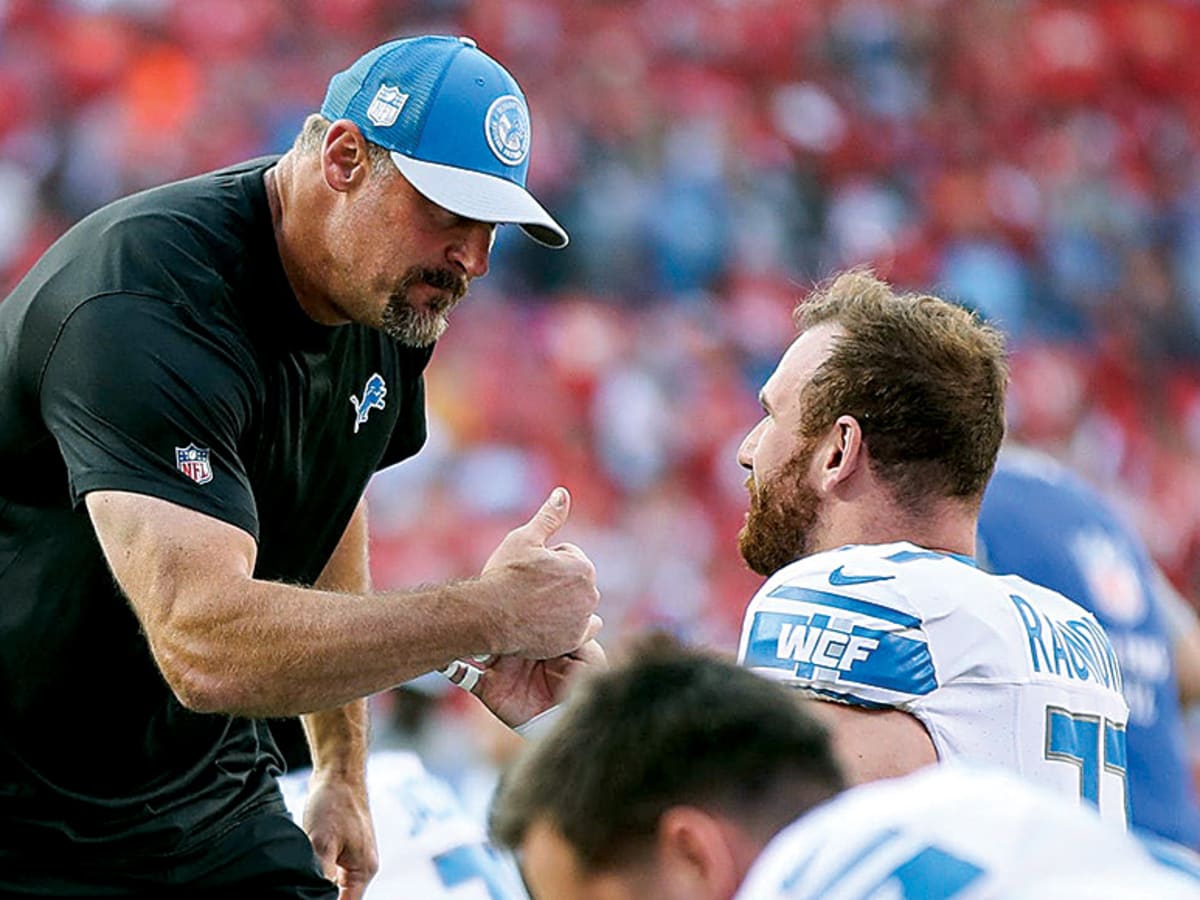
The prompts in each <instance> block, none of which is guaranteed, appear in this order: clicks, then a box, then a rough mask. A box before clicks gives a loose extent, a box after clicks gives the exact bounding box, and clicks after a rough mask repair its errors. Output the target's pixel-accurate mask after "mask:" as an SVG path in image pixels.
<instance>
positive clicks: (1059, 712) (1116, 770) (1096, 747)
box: [1046, 706, 1128, 808]
mask: <svg viewBox="0 0 1200 900" xmlns="http://www.w3.org/2000/svg"><path fill="white" fill-rule="evenodd" d="M1046 759H1056V760H1059V761H1061V762H1068V763H1071V765H1073V766H1077V767H1078V768H1079V795H1080V796H1081V797H1082V798H1083V799H1084V800H1086V801H1087V802H1088V803H1090V804H1092V806H1095V807H1097V808H1099V806H1100V773H1101V768H1100V767H1101V766H1103V767H1104V769H1103V771H1105V772H1112V773H1113V774H1114V775H1118V776H1120V778H1121V783H1122V786H1123V785H1124V783H1125V726H1124V725H1118V724H1117V723H1116V722H1113V721H1110V720H1109V719H1102V718H1100V717H1099V716H1088V715H1082V714H1077V713H1072V712H1067V710H1065V709H1061V708H1059V707H1057V706H1047V707H1046ZM1122 793H1123V794H1125V795H1126V797H1128V794H1127V793H1126V791H1125V790H1124V788H1122Z"/></svg>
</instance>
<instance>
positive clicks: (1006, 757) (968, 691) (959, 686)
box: [738, 543, 1129, 823]
mask: <svg viewBox="0 0 1200 900" xmlns="http://www.w3.org/2000/svg"><path fill="white" fill-rule="evenodd" d="M738 660H739V662H740V663H741V664H742V665H745V666H747V667H749V668H751V669H753V670H754V671H756V672H758V673H759V674H762V675H766V676H768V677H771V678H773V679H776V680H778V681H781V682H783V683H785V684H788V685H791V686H794V687H796V688H798V689H800V690H802V691H803V692H804V693H806V694H808V695H810V696H814V697H817V698H820V699H825V700H834V701H839V702H843V703H849V704H854V705H857V706H862V707H866V708H874V709H878V708H886V707H892V708H896V709H902V710H904V711H906V712H908V713H910V714H912V715H913V716H915V717H916V718H917V719H919V720H920V721H921V722H922V724H924V726H925V728H926V730H927V731H928V732H929V736H930V738H931V739H932V740H933V745H934V748H935V749H936V750H937V754H938V759H940V760H942V761H946V760H965V761H969V762H972V763H978V764H983V765H997V766H1000V767H1002V768H1005V769H1008V770H1010V771H1013V772H1016V773H1018V774H1020V775H1022V776H1024V777H1025V778H1027V779H1029V780H1031V781H1034V782H1037V783H1038V784H1041V785H1044V786H1046V787H1047V788H1049V789H1051V790H1054V791H1057V792H1058V793H1060V794H1066V795H1070V796H1073V797H1076V798H1079V797H1082V798H1083V799H1084V800H1086V801H1087V802H1089V803H1091V804H1093V805H1094V806H1096V807H1098V808H1099V810H1100V813H1101V815H1102V816H1103V817H1104V818H1106V819H1109V820H1112V821H1113V822H1119V823H1125V822H1127V819H1128V812H1127V796H1126V789H1125V765H1126V757H1125V723H1126V720H1127V719H1128V716H1129V707H1128V706H1127V705H1126V703H1125V700H1124V698H1123V697H1122V696H1121V674H1120V670H1119V668H1118V666H1117V657H1116V654H1115V653H1114V652H1113V649H1112V646H1111V644H1110V643H1109V641H1108V637H1107V636H1106V635H1105V634H1104V631H1103V629H1101V627H1100V626H1099V624H1097V622H1096V620H1095V619H1094V618H1093V617H1092V615H1091V614H1090V613H1088V612H1086V611H1085V610H1084V609H1082V608H1081V607H1079V606H1077V605H1076V604H1075V603H1072V602H1071V601H1070V600H1068V599H1066V598H1065V597H1063V596H1062V595H1061V594H1056V593H1054V592H1053V591H1051V590H1048V589H1046V588H1043V587H1039V586H1037V585H1035V584H1031V583H1030V582H1028V581H1025V580H1023V579H1021V578H1018V577H1016V576H1013V575H1003V576H1002V575H992V574H989V573H987V572H984V571H982V570H980V569H978V568H976V567H975V565H974V562H973V561H972V560H970V559H968V558H966V557H959V556H954V555H950V554H945V553H936V552H933V551H930V550H925V549H923V548H921V547H917V546H915V545H913V544H909V543H896V544H871V545H868V544H862V545H852V546H848V547H842V548H840V549H838V550H830V551H827V552H824V553H818V554H814V555H813V556H809V557H806V558H805V559H802V560H799V561H797V562H795V563H792V564H791V565H788V566H785V567H784V568H783V569H781V570H779V571H778V572H776V573H775V574H774V575H772V576H771V577H770V578H769V579H768V580H767V582H766V584H764V585H763V587H762V588H761V589H760V590H759V591H758V593H757V594H755V596H754V599H753V600H752V601H751V602H750V606H749V608H748V609H747V610H746V617H745V619H744V621H743V623H742V636H741V642H740V647H739V650H738Z"/></svg>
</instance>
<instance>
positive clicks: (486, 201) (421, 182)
mask: <svg viewBox="0 0 1200 900" xmlns="http://www.w3.org/2000/svg"><path fill="white" fill-rule="evenodd" d="M391 157H392V161H393V162H394V163H395V164H396V168H398V169H399V170H400V172H401V173H402V174H403V175H404V177H405V178H407V179H408V181H409V183H410V184H411V185H412V186H413V187H415V188H416V189H417V190H418V191H420V192H421V194H422V195H424V196H425V197H427V198H428V199H430V200H432V201H433V202H434V203H436V204H437V205H438V206H441V207H444V208H445V209H448V210H450V212H452V213H457V214H458V215H460V216H466V217H467V218H468V219H477V220H479V221H480V222H512V223H513V224H516V225H520V226H521V227H522V228H523V229H525V233H526V234H528V235H529V236H530V237H531V238H533V239H534V240H535V241H537V242H538V243H539V244H545V245H546V246H547V247H553V248H554V249H556V250H557V249H561V248H562V247H565V246H567V243H568V242H569V241H570V238H569V237H567V232H566V231H565V230H563V227H562V226H561V225H559V224H558V223H557V222H555V221H554V217H553V216H551V215H550V213H548V212H546V210H545V209H543V208H542V205H541V204H540V203H538V202H537V201H536V200H534V199H533V195H532V194H530V193H529V192H528V191H527V190H525V188H523V187H521V186H520V185H519V184H514V183H513V182H511V181H507V180H505V179H503V178H497V177H496V176H495V175H485V174H484V173H482V172H471V171H468V170H466V169H459V168H456V167H455V166H444V165H441V164H440V163H431V162H424V161H423V160H419V159H413V158H412V157H411V156H405V155H404V154H403V153H396V152H395V151H392V153H391Z"/></svg>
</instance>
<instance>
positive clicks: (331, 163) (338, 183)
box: [321, 119, 371, 192]
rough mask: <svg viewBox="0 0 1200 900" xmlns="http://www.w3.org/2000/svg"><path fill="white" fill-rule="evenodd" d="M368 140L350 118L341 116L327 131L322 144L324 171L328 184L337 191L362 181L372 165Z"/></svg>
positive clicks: (322, 169)
mask: <svg viewBox="0 0 1200 900" xmlns="http://www.w3.org/2000/svg"><path fill="white" fill-rule="evenodd" d="M370 164H371V162H370V159H369V158H368V156H367V139H366V138H364V137H363V135H362V132H361V131H359V130H358V126H357V125H355V124H354V123H353V122H351V121H350V120H349V119H338V120H337V121H336V122H334V123H333V124H331V125H330V126H329V130H328V131H326V132H325V142H324V144H323V145H322V147H321V171H322V173H323V174H324V176H325V183H326V184H327V185H329V186H330V187H331V188H333V189H334V190H335V191H339V192H343V191H348V190H350V189H351V188H352V187H355V186H356V185H358V184H360V183H362V181H364V180H365V179H366V177H367V174H368V169H369V167H370Z"/></svg>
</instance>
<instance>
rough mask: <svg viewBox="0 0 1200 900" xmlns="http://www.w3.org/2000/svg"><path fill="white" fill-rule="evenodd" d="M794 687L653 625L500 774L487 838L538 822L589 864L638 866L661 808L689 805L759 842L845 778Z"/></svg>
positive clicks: (519, 836)
mask: <svg viewBox="0 0 1200 900" xmlns="http://www.w3.org/2000/svg"><path fill="white" fill-rule="evenodd" d="M804 702H805V701H803V700H801V699H800V698H799V697H798V696H797V695H795V694H794V693H791V692H790V691H788V690H787V689H786V688H784V687H782V686H780V685H778V684H775V683H773V682H770V681H767V680H766V679H763V678H761V677H760V676H758V675H755V674H753V673H751V672H750V671H748V670H746V669H742V668H739V667H738V666H736V665H734V664H733V663H732V662H730V661H728V660H725V659H722V658H719V657H717V656H715V655H712V654H709V653H706V652H702V651H697V650H687V649H684V648H682V647H681V646H680V645H679V644H677V643H676V642H675V641H674V640H672V639H669V638H664V637H662V636H658V637H654V638H651V639H648V640H647V641H644V642H643V643H642V644H641V645H640V646H639V648H638V649H637V650H636V651H635V652H634V654H633V656H632V658H631V659H630V660H629V661H628V662H627V663H626V664H624V665H622V666H619V667H616V668H614V669H612V670H611V671H609V672H606V673H603V674H600V675H598V676H595V677H593V678H591V679H589V680H587V681H586V682H584V683H583V684H582V685H581V686H580V688H579V689H578V690H577V691H576V693H575V694H574V696H573V697H572V698H571V700H570V701H569V703H568V706H567V709H566V712H565V713H564V715H563V717H562V718H561V719H560V720H559V721H558V722H557V723H556V724H555V726H554V728H553V729H552V730H551V731H550V732H548V733H547V734H546V735H545V736H544V737H543V738H542V739H541V740H540V741H539V742H537V743H535V744H533V745H532V746H531V747H529V748H527V750H526V752H525V753H524V755H523V756H521V757H520V758H519V759H518V760H517V762H516V764H515V765H514V766H513V767H512V768H511V769H510V770H509V771H508V772H507V773H506V775H505V777H504V778H503V779H502V781H501V784H500V787H499V789H498V791H497V794H496V798H495V800H494V802H493V805H492V810H491V817H490V822H489V825H490V830H491V833H492V837H493V839H494V840H495V841H496V842H497V843H499V844H501V845H503V846H507V847H512V848H516V847H518V846H519V845H520V844H521V842H522V841H523V840H524V839H525V836H526V834H527V833H528V831H529V829H530V828H531V827H532V826H533V825H534V824H535V823H536V822H542V823H544V824H547V825H549V826H551V827H552V828H554V830H555V831H556V832H558V834H560V835H561V836H562V837H563V839H564V840H566V841H567V843H568V844H570V846H571V847H572V848H573V849H574V850H575V852H576V854H577V856H578V858H579V862H580V865H581V866H582V867H583V868H584V869H585V870H586V871H590V872H596V871H611V870H613V869H616V868H620V867H624V866H626V865H637V864H638V863H640V862H643V861H645V860H646V859H647V858H649V855H650V854H651V853H652V852H653V848H654V844H655V835H656V833H657V828H658V823H659V819H660V818H661V817H662V815H663V814H664V813H665V812H666V811H667V810H669V809H670V808H672V807H676V806H681V805H689V806H696V807H700V808H703V809H706V810H709V811H712V812H719V813H721V814H723V815H726V816H728V817H729V818H731V819H732V820H734V821H736V822H737V823H738V824H739V825H740V826H741V827H743V828H744V829H745V830H746V832H747V834H749V835H751V836H752V837H754V838H756V839H758V840H760V841H761V842H762V843H763V844H764V845H765V844H766V842H767V841H768V840H770V838H771V837H773V836H774V835H775V833H776V832H778V831H779V830H780V829H781V828H783V827H784V826H785V825H787V824H789V823H790V822H792V821H794V820H795V819H796V818H798V817H799V816H800V815H801V814H803V813H804V812H806V811H807V810H808V809H810V808H812V807H813V806H815V805H817V804H818V803H821V802H822V801H824V800H826V799H828V798H829V797H832V796H833V795H835V794H837V793H838V792H839V791H840V790H842V788H843V787H844V781H843V777H842V773H841V770H840V769H839V767H838V764H837V762H836V761H835V759H834V756H833V752H832V750H831V747H830V744H829V738H828V735H827V734H826V732H825V730H824V728H823V727H822V726H821V725H820V724H819V723H818V722H817V721H816V719H814V718H813V717H812V716H811V715H810V714H808V713H807V712H806V711H805V710H804V709H803V703H804Z"/></svg>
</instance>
